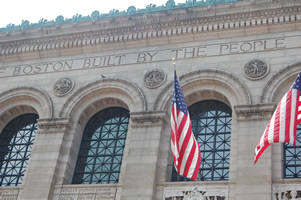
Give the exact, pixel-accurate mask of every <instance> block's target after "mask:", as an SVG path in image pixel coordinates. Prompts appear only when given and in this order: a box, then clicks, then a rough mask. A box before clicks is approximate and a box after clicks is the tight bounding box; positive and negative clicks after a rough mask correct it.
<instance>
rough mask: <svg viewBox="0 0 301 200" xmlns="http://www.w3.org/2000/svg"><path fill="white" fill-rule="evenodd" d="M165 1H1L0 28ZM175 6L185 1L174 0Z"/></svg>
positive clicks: (157, 3)
mask: <svg viewBox="0 0 301 200" xmlns="http://www.w3.org/2000/svg"><path fill="white" fill-rule="evenodd" d="M166 2H167V0H130V1H127V0H48V1H46V0H3V2H1V7H0V28H4V27H6V26H7V25H8V24H10V23H12V24H15V25H20V24H21V23H22V20H28V21H29V22H30V23H38V22H39V20H40V19H46V20H48V21H51V20H55V19H56V17H57V16H59V15H62V16H64V18H65V19H66V18H72V17H73V16H74V15H76V14H80V15H82V16H88V15H91V13H92V12H93V11H95V10H98V11H99V12H100V13H109V12H110V11H111V10H113V9H116V10H119V11H124V10H127V9H128V7H130V6H135V7H136V8H137V9H139V8H145V7H146V6H147V5H149V4H155V5H156V6H161V5H165V4H166ZM175 2H176V4H178V3H185V2H186V0H175Z"/></svg>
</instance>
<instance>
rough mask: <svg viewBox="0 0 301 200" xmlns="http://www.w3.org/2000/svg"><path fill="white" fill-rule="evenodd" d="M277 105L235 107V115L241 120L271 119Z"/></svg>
mask: <svg viewBox="0 0 301 200" xmlns="http://www.w3.org/2000/svg"><path fill="white" fill-rule="evenodd" d="M275 107H276V105H275V103H266V104H251V105H237V106H234V110H235V113H236V115H237V117H238V119H239V120H249V119H257V118H258V117H259V118H263V117H265V116H267V117H270V116H271V115H272V114H273V112H274V110H275Z"/></svg>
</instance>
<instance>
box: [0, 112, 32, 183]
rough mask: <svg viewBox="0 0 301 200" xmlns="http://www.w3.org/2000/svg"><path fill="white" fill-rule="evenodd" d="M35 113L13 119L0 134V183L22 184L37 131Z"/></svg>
mask: <svg viewBox="0 0 301 200" xmlns="http://www.w3.org/2000/svg"><path fill="white" fill-rule="evenodd" d="M37 118H38V115H36V114H25V115H21V116H19V117H17V118H15V119H13V120H12V121H11V122H10V123H9V124H8V125H7V126H6V127H5V128H4V129H3V131H2V133H1V135H0V167H1V170H0V185H1V186H19V185H21V184H22V181H23V178H24V173H25V171H26V167H27V164H28V160H29V156H30V153H31V151H32V145H33V142H34V139H35V136H36V133H37Z"/></svg>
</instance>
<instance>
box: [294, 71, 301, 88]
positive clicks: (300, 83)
mask: <svg viewBox="0 0 301 200" xmlns="http://www.w3.org/2000/svg"><path fill="white" fill-rule="evenodd" d="M292 89H297V90H301V72H300V73H299V75H298V77H297V78H296V80H295V82H294V83H293V85H292Z"/></svg>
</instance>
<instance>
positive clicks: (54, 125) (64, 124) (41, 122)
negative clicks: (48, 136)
mask: <svg viewBox="0 0 301 200" xmlns="http://www.w3.org/2000/svg"><path fill="white" fill-rule="evenodd" d="M38 127H39V129H46V130H49V129H70V124H69V119H68V118H55V119H38Z"/></svg>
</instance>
